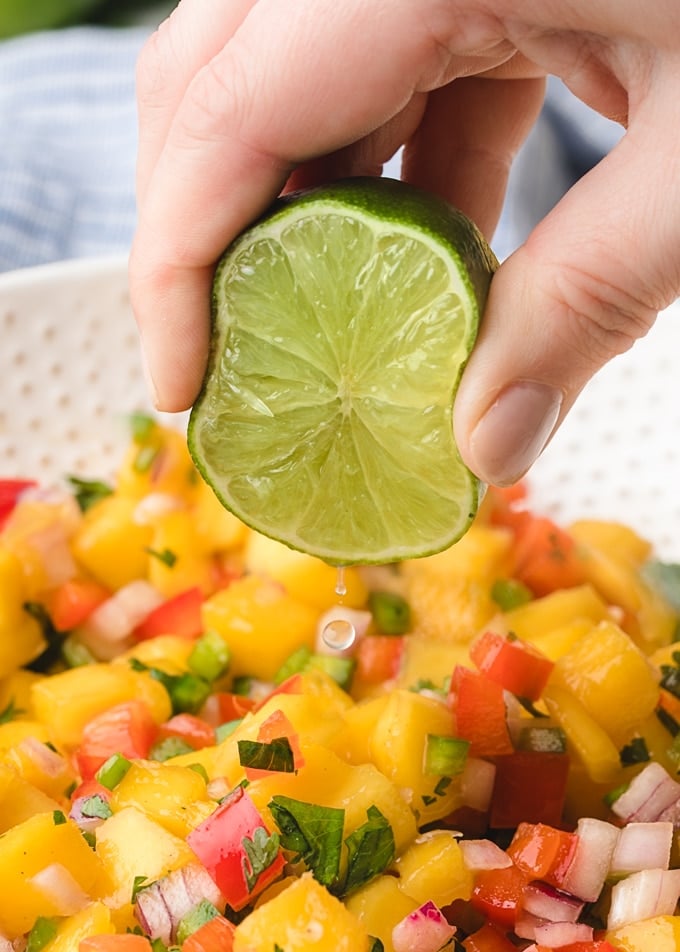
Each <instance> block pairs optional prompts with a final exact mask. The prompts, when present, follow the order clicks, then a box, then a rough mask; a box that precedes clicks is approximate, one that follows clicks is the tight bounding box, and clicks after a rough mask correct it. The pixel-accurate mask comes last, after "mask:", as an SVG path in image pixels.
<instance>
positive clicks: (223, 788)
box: [205, 777, 234, 800]
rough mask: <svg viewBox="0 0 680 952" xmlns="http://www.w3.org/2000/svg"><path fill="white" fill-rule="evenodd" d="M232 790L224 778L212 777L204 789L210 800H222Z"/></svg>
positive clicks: (231, 786)
mask: <svg viewBox="0 0 680 952" xmlns="http://www.w3.org/2000/svg"><path fill="white" fill-rule="evenodd" d="M233 789H234V787H233V785H232V784H230V783H229V781H228V780H227V778H226V777H214V778H213V779H212V780H210V781H209V782H208V783H207V784H206V787H205V792H206V793H207V794H208V796H209V797H210V799H211V800H223V799H224V798H225V797H226V796H227V795H228V794H229V793H231V791H232V790H233Z"/></svg>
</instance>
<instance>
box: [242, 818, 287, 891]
mask: <svg viewBox="0 0 680 952" xmlns="http://www.w3.org/2000/svg"><path fill="white" fill-rule="evenodd" d="M241 843H242V844H243V849H244V850H245V851H246V855H247V857H248V858H247V860H246V857H244V858H243V875H244V876H245V880H246V885H247V886H248V892H252V891H253V889H254V887H255V883H256V882H257V880H258V879H259V878H260V875H261V874H262V873H263V872H264V871H265V869H269V867H270V866H271V864H272V863H273V862H274V860H275V859H276V857H277V856H278V855H279V835H278V833H267V831H266V830H265V828H264V827H263V826H258V827H257V829H255V830H254V831H253V836H252V839H251V838H250V837H249V836H244V837H243V839H242V840H241Z"/></svg>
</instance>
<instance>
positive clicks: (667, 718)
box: [654, 707, 680, 737]
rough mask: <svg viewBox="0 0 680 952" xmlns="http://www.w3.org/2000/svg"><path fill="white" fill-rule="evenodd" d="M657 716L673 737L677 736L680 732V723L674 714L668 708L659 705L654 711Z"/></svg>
mask: <svg viewBox="0 0 680 952" xmlns="http://www.w3.org/2000/svg"><path fill="white" fill-rule="evenodd" d="M654 713H655V714H656V716H657V719H658V720H659V721H661V723H662V724H663V726H664V727H665V728H666V730H667V731H668V733H669V734H670V735H671V737H677V736H678V734H680V724H678V722H677V721H676V719H675V718H674V717H673V715H672V714H669V713H668V711H667V710H665V708H663V707H657V709H656V711H655V712H654Z"/></svg>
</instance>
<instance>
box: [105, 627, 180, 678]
mask: <svg viewBox="0 0 680 952" xmlns="http://www.w3.org/2000/svg"><path fill="white" fill-rule="evenodd" d="M193 650H194V642H193V641H192V639H191V638H183V637H181V635H158V636H157V637H156V638H148V639H147V640H146V641H140V642H139V643H138V644H136V645H134V647H132V648H130V649H129V650H128V651H125V652H123V654H120V655H118V656H117V657H116V658H114V660H113V664H120V665H123V666H129V664H130V659H131V658H136V659H137V661H141V662H142V663H143V664H146V665H148V666H149V667H150V668H158V669H159V670H161V671H165V673H166V674H183V673H184V672H185V671H188V670H189V655H190V654H191V652H192V651H193Z"/></svg>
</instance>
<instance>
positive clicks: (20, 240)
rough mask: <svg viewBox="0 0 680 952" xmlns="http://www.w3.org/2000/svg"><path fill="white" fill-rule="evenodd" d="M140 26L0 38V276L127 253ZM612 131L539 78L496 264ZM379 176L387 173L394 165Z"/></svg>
mask: <svg viewBox="0 0 680 952" xmlns="http://www.w3.org/2000/svg"><path fill="white" fill-rule="evenodd" d="M0 2H1V0H0ZM150 30H151V26H136V27H129V28H125V29H112V28H109V29H106V28H96V27H76V28H72V29H67V30H59V31H53V32H50V33H36V34H33V35H29V36H25V37H20V38H18V39H14V40H6V41H4V42H0V271H7V270H10V269H13V268H21V267H26V266H28V265H34V264H42V263H47V262H50V261H57V260H62V259H64V258H76V257H89V256H93V255H101V254H109V253H113V252H118V251H122V252H124V251H126V250H127V248H128V247H129V244H130V240H131V237H132V234H133V230H134V225H135V200H134V164H135V152H136V139H137V126H136V109H135V99H134V68H135V61H136V58H137V55H138V53H139V50H140V48H141V45H142V43H143V42H144V40H145V38H146V37H147V36H148V35H149V32H150ZM619 135H620V130H619V128H618V127H617V126H615V125H614V124H613V123H609V122H607V121H606V120H603V119H601V118H600V117H599V116H597V115H596V114H595V113H593V112H591V111H590V110H588V109H586V108H585V107H584V106H582V104H581V103H579V102H578V101H577V100H575V99H574V98H573V97H572V96H571V95H570V94H569V93H567V91H566V90H565V89H564V87H563V86H561V85H560V84H559V83H558V82H555V81H552V80H551V81H550V82H549V85H548V97H547V101H546V107H545V109H544V110H543V113H542V115H541V117H540V120H539V122H538V123H537V125H536V127H535V128H534V131H533V132H532V134H531V136H530V138H529V141H528V142H527V144H526V146H525V148H524V149H523V151H522V153H521V154H520V157H519V160H518V161H517V162H516V164H515V166H514V168H513V172H512V175H511V180H510V188H509V192H508V198H507V202H506V207H505V210H504V213H503V216H502V218H501V222H500V225H499V228H498V231H497V234H496V236H495V239H494V248H495V250H496V253H497V254H498V256H499V257H500V258H503V257H505V256H506V255H507V254H509V253H510V252H511V251H512V250H513V249H514V248H515V247H517V245H518V244H519V243H520V242H521V241H522V240H524V238H525V237H526V235H527V234H528V233H529V231H530V229H531V228H532V226H533V225H534V223H535V222H536V221H537V220H539V219H540V218H541V217H542V216H543V215H544V214H545V213H546V212H547V211H548V210H549V209H550V208H551V207H552V205H553V204H554V203H555V202H556V201H557V200H558V199H559V197H560V196H561V195H562V194H563V193H564V191H565V190H566V189H567V188H568V187H569V186H570V185H571V184H572V182H573V181H574V180H575V179H576V178H577V177H578V176H579V175H580V174H582V173H583V172H584V171H586V169H587V168H588V167H589V166H590V165H592V164H593V163H594V162H596V161H597V160H598V159H599V158H600V157H601V156H602V155H604V154H605V153H606V151H607V150H608V149H609V148H610V147H611V146H612V145H613V144H614V143H615V142H616V140H617V138H618V136H619ZM387 174H395V175H398V174H399V171H398V162H397V161H396V160H395V161H393V162H392V163H390V165H389V167H388V169H387Z"/></svg>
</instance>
